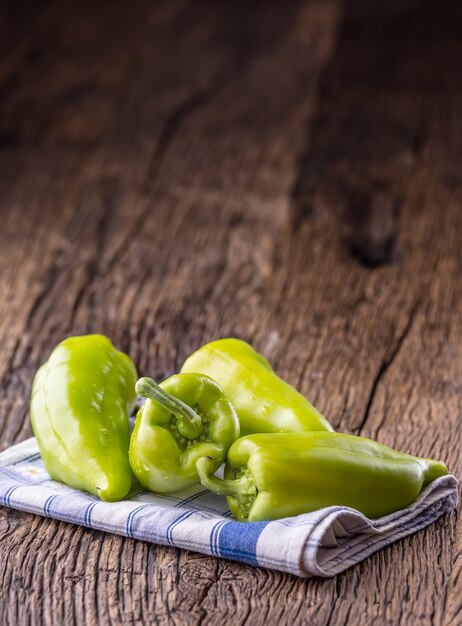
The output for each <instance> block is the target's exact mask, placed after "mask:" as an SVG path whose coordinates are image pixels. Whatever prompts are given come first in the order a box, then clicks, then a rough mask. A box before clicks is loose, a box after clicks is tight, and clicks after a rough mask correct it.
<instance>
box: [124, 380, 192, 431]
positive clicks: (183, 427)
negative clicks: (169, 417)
mask: <svg viewBox="0 0 462 626" xmlns="http://www.w3.org/2000/svg"><path fill="white" fill-rule="evenodd" d="M135 390H136V393H137V394H138V395H140V396H143V398H149V399H150V400H154V401H155V402H157V403H158V404H160V405H161V406H163V407H164V408H165V409H167V410H168V411H170V412H171V413H173V415H174V416H175V418H176V419H177V425H178V430H179V432H180V435H182V436H183V437H185V438H186V439H190V440H193V439H197V437H199V436H200V435H201V434H202V430H203V426H202V418H201V417H200V415H198V414H197V413H196V411H194V409H192V408H191V407H190V406H188V405H187V404H186V403H185V402H182V401H181V400H180V399H179V398H176V397H175V396H172V394H171V393H168V391H165V389H162V387H161V386H160V385H158V384H157V383H156V382H155V381H154V380H153V379H152V378H147V377H145V378H140V379H139V380H138V381H137V383H136V385H135Z"/></svg>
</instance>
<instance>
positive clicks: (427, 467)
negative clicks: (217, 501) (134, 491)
mask: <svg viewBox="0 0 462 626" xmlns="http://www.w3.org/2000/svg"><path fill="white" fill-rule="evenodd" d="M197 469H198V472H199V475H200V478H201V482H202V484H203V485H204V486H205V487H208V488H209V489H211V490H212V491H214V492H215V493H219V494H221V495H226V496H228V504H229V508H230V509H231V511H232V513H233V514H234V516H235V517H236V518H237V519H238V520H240V521H263V520H272V519H279V518H282V517H290V516H293V515H299V514H301V513H309V512H310V511H315V510H317V509H321V508H323V507H327V506H334V505H340V506H348V507H352V508H354V509H357V510H358V511H360V512H361V513H363V514H364V515H366V516H368V517H371V518H377V517H381V516H382V515H387V514H388V513H392V512H394V511H397V510H399V509H402V508H405V507H406V506H408V505H409V504H411V503H412V502H413V501H414V500H415V499H416V498H417V496H418V495H419V493H420V492H421V490H422V488H423V487H425V486H426V485H427V484H429V483H430V482H432V481H433V480H434V479H435V478H437V477H439V476H443V475H445V474H447V473H448V469H447V467H446V466H445V465H444V464H443V463H440V462H439V461H434V460H432V459H424V458H419V457H413V456H410V455H407V454H404V453H402V452H397V451H396V450H393V449H391V448H388V447H387V446H384V445H382V444H379V443H377V442H375V441H371V440H370V439H365V438H364V437H355V436H353V435H344V434H341V433H324V432H312V433H279V434H278V433H276V434H267V433H264V434H260V435H249V436H247V437H242V438H241V439H239V440H238V441H236V442H235V443H234V444H233V445H232V446H231V448H230V449H229V451H228V457H227V463H226V468H225V474H224V475H225V479H224V480H222V479H219V478H216V477H215V476H213V464H212V463H211V462H210V459H206V458H204V459H200V460H199V461H198V464H197Z"/></svg>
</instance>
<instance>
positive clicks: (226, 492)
mask: <svg viewBox="0 0 462 626" xmlns="http://www.w3.org/2000/svg"><path fill="white" fill-rule="evenodd" d="M215 467H216V464H215V461H214V459H212V458H211V457H209V456H203V457H201V458H200V459H198V460H197V462H196V470H197V473H198V474H199V478H200V481H201V483H202V484H203V485H204V487H207V489H210V491H213V492H214V493H217V494H218V495H219V496H231V497H232V498H234V499H235V500H237V501H238V502H239V504H242V505H243V504H245V503H246V502H248V500H249V499H251V498H252V497H253V498H254V497H255V496H256V495H257V488H256V486H255V484H254V482H253V481H252V480H251V479H250V478H249V477H248V476H245V475H244V476H241V477H240V478H236V479H235V480H225V479H222V478H217V477H216V476H214V469H215Z"/></svg>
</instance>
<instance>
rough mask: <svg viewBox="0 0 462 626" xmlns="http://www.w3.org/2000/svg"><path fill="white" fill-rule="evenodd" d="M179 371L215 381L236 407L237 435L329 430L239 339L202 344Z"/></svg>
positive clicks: (304, 400) (294, 392) (293, 390)
mask: <svg viewBox="0 0 462 626" xmlns="http://www.w3.org/2000/svg"><path fill="white" fill-rule="evenodd" d="M181 371H182V372H197V373H200V374H207V375H208V376H211V377H212V378H213V379H214V380H216V381H217V383H218V384H219V385H220V386H221V387H222V388H223V390H224V392H225V393H226V395H227V396H228V398H229V399H230V400H231V402H232V403H233V405H234V408H235V409H236V412H237V414H238V417H239V421H240V424H241V436H244V435H250V434H253V433H274V432H303V431H311V430H325V431H332V430H333V428H332V426H331V425H330V424H329V422H328V421H327V420H326V418H325V417H323V416H322V415H321V413H320V412H319V411H318V410H317V409H315V407H314V406H312V404H310V402H308V400H307V399H306V398H305V397H304V396H302V395H301V394H300V393H298V391H296V390H295V389H294V388H293V387H291V385H289V384H288V383H286V382H285V381H284V380H282V379H281V378H279V376H277V375H276V374H275V372H274V371H273V369H272V367H271V365H270V364H269V363H268V361H267V360H266V359H265V358H264V357H263V356H262V355H261V354H259V353H258V352H256V351H255V350H254V349H253V348H252V346H250V345H249V344H248V343H246V342H245V341H241V340H240V339H219V340H218V341H212V342H211V343H208V344H206V345H205V346H202V348H199V350H197V351H196V352H194V353H193V354H192V355H191V356H189V357H188V358H187V359H186V361H185V363H184V365H183V367H182V368H181Z"/></svg>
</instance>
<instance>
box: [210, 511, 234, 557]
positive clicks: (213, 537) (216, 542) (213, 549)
mask: <svg viewBox="0 0 462 626" xmlns="http://www.w3.org/2000/svg"><path fill="white" fill-rule="evenodd" d="M229 523H230V522H228V521H227V520H220V521H219V522H217V523H216V524H215V526H214V527H213V528H212V531H211V533H210V554H211V555H212V556H220V534H221V529H222V528H223V526H224V525H225V524H229Z"/></svg>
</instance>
